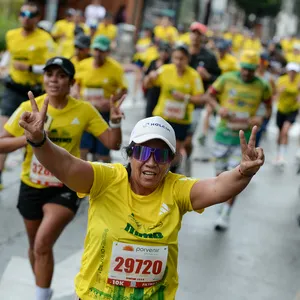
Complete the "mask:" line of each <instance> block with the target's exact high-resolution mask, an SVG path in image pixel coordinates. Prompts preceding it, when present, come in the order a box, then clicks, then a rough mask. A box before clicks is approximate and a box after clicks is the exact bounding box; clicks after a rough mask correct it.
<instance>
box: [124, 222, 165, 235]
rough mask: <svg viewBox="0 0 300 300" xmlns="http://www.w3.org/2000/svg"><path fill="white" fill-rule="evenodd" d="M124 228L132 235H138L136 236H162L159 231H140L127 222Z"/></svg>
mask: <svg viewBox="0 0 300 300" xmlns="http://www.w3.org/2000/svg"><path fill="white" fill-rule="evenodd" d="M124 230H125V231H127V232H128V233H130V234H132V235H135V236H138V237H141V238H144V239H162V238H163V237H164V236H163V234H162V233H161V232H153V233H140V232H138V231H137V230H136V229H135V228H134V227H133V226H132V225H131V224H129V223H127V225H126V227H125V228H124Z"/></svg>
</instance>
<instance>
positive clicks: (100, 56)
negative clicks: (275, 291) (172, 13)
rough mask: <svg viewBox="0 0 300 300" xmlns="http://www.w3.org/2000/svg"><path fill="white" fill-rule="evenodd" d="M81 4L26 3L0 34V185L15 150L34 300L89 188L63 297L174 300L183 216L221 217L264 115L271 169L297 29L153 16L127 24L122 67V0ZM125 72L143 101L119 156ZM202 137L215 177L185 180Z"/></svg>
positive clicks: (42, 294) (295, 71) (299, 47)
mask: <svg viewBox="0 0 300 300" xmlns="http://www.w3.org/2000/svg"><path fill="white" fill-rule="evenodd" d="M92 2H93V3H92V4H91V5H90V6H88V7H87V9H86V12H85V13H84V12H82V11H80V10H75V9H72V8H70V9H68V10H67V11H66V13H65V19H63V20H59V21H57V22H56V23H55V24H53V25H52V24H50V25H49V23H47V22H44V21H40V11H39V7H38V6H37V5H36V4H35V3H33V2H28V3H26V4H24V5H22V7H21V9H20V15H19V18H20V23H21V27H20V28H17V29H12V30H9V31H8V32H7V34H6V45H7V50H6V52H4V53H3V55H2V60H1V63H0V68H1V75H2V81H3V84H4V92H3V95H2V99H1V126H2V128H1V129H2V130H1V136H0V153H1V155H0V184H1V189H2V188H3V184H2V176H5V173H4V169H5V160H6V156H7V154H8V153H10V152H13V151H15V150H17V149H23V148H24V153H25V158H24V162H23V165H22V173H21V186H20V193H19V199H18V205H17V208H18V210H19V212H20V214H21V216H22V217H23V219H24V224H25V228H26V232H27V235H28V240H29V250H28V255H29V259H30V263H31V267H32V270H33V273H34V275H35V280H36V282H35V284H36V300H49V299H50V298H51V297H52V292H53V291H52V290H51V280H52V276H53V269H54V257H53V246H54V244H55V242H56V241H57V239H58V237H59V236H60V234H61V232H62V231H63V230H64V228H65V227H66V226H67V225H68V224H69V223H70V221H71V220H72V219H73V218H74V216H75V214H76V211H77V209H78V207H79V205H80V203H81V201H82V198H84V197H85V196H88V195H89V203H90V209H89V213H88V218H89V224H88V229H87V236H86V241H85V251H84V254H83V258H82V265H81V270H80V272H79V274H78V276H77V277H76V282H75V290H76V295H77V296H76V297H77V298H76V299H82V300H89V299H167V300H168V299H174V297H175V293H176V289H177V285H178V277H177V256H178V245H177V235H178V231H179V229H180V222H181V218H182V216H183V214H185V213H186V212H188V211H192V210H194V211H197V212H199V213H202V212H203V211H204V209H205V208H206V207H208V206H211V205H214V204H220V205H219V210H218V216H217V219H216V222H215V225H214V226H215V229H216V230H219V231H225V230H226V229H227V228H228V226H229V224H230V223H229V220H230V214H231V211H232V208H233V204H234V201H235V197H236V195H238V194H239V193H240V192H241V191H242V190H243V189H244V188H245V187H246V186H247V185H248V183H249V182H250V180H251V178H252V177H253V176H254V175H255V174H256V172H257V171H258V170H259V168H260V167H261V166H262V165H263V163H264V154H263V150H262V149H261V148H260V147H259V146H260V142H261V139H263V137H264V135H265V134H266V132H267V130H268V123H269V121H270V119H271V117H272V115H274V118H276V124H277V127H278V139H277V145H274V147H277V155H276V157H274V161H273V163H274V165H275V167H278V168H280V169H281V170H284V166H285V164H286V156H287V148H288V136H289V131H290V129H291V127H292V126H293V124H294V123H295V121H296V118H297V115H298V110H299V103H300V98H299V95H300V94H299V91H300V75H299V73H300V40H299V39H297V38H296V37H286V38H282V39H280V40H279V39H276V38H274V39H271V40H269V41H261V39H260V38H259V37H257V36H256V35H255V34H254V33H252V32H251V31H249V30H248V31H240V30H237V29H236V28H234V27H232V28H230V29H229V30H228V31H226V32H221V31H216V30H211V29H210V28H209V27H207V26H205V25H203V24H202V23H199V22H196V21H195V22H193V23H192V24H190V26H188V27H187V28H185V26H182V25H178V26H177V27H175V25H174V23H173V20H172V18H170V17H169V16H166V15H162V16H161V17H160V18H159V20H158V22H157V24H152V26H144V27H143V28H142V29H141V31H140V32H138V33H137V37H138V38H137V41H136V46H135V53H134V55H133V57H132V62H131V64H128V63H126V65H125V64H122V62H120V61H117V60H116V59H115V58H114V51H115V49H116V48H117V47H118V40H117V36H118V30H119V27H118V23H121V22H124V18H125V17H124V14H125V8H123V11H120V12H119V14H118V16H117V17H118V18H116V17H115V16H113V15H112V14H111V13H109V12H107V11H106V10H105V8H104V7H102V6H101V5H100V4H99V2H100V1H92ZM128 70H130V71H131V72H132V71H133V72H134V75H135V90H136V91H137V90H139V89H140V90H142V92H143V97H144V101H145V111H144V112H143V114H142V115H141V120H140V121H139V122H138V123H137V124H136V126H135V127H134V128H132V133H131V137H130V141H124V144H123V146H124V145H125V146H126V153H127V156H128V161H129V163H128V165H127V166H123V165H121V164H118V163H116V162H112V158H111V156H110V149H114V150H119V149H121V146H122V119H123V118H124V114H123V112H122V109H121V105H122V103H123V101H126V94H127V92H128V84H127V80H126V78H125V72H126V71H128ZM28 99H29V100H28ZM199 128H201V130H200V132H201V134H200V135H199V136H196V137H195V134H196V133H198V132H199ZM208 135H213V136H214V146H213V151H212V153H211V156H212V157H213V162H214V165H215V175H216V177H214V178H211V179H207V180H201V181H200V180H198V179H195V178H193V177H191V176H193V174H192V172H191V155H192V151H193V144H195V143H199V145H200V147H205V146H206V144H207V142H208ZM299 149H300V148H299ZM295 155H296V156H299V157H300V152H298V153H295ZM88 160H91V161H92V162H88ZM162 208H163V211H162ZM71 280H72V279H71Z"/></svg>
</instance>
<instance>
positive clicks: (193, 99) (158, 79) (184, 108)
mask: <svg viewBox="0 0 300 300" xmlns="http://www.w3.org/2000/svg"><path fill="white" fill-rule="evenodd" d="M171 61H172V63H171V64H169V65H163V66H162V67H160V68H159V69H158V70H156V71H152V72H150V73H149V75H148V76H146V77H145V80H144V86H145V87H146V88H152V87H154V86H157V87H160V89H161V91H160V96H159V99H158V103H157V105H156V107H155V109H154V111H153V115H154V116H160V117H163V118H164V119H165V120H167V121H169V122H170V124H171V126H172V127H173V128H174V130H175V133H176V141H177V153H178V154H180V153H181V152H182V151H183V149H184V141H185V139H186V137H187V134H188V130H189V127H190V124H191V123H192V113H193V110H194V104H198V105H199V104H202V103H204V100H202V98H201V95H202V94H203V93H204V88H203V83H202V80H201V78H200V75H199V74H198V73H197V71H195V70H194V69H193V68H191V67H189V65H188V64H189V50H188V48H187V47H186V46H185V45H178V46H176V47H175V49H174V51H173V53H172V59H171ZM179 161H180V157H179V155H178V156H177V157H176V158H175V160H174V168H173V169H172V170H173V171H175V170H176V169H177V167H178V166H179Z"/></svg>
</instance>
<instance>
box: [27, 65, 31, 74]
mask: <svg viewBox="0 0 300 300" xmlns="http://www.w3.org/2000/svg"><path fill="white" fill-rule="evenodd" d="M28 72H30V73H32V65H30V66H29V69H28Z"/></svg>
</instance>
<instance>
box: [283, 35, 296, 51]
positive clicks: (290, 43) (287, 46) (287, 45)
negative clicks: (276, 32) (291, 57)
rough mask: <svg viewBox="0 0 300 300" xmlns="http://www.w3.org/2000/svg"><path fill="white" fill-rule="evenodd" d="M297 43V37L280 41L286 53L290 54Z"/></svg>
mask: <svg viewBox="0 0 300 300" xmlns="http://www.w3.org/2000/svg"><path fill="white" fill-rule="evenodd" d="M295 43H297V40H296V39H283V40H282V41H281V42H280V45H281V47H282V49H283V51H284V53H285V54H288V53H290V52H293V48H294V45H295Z"/></svg>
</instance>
